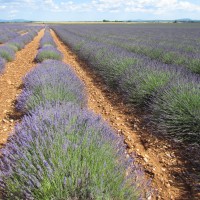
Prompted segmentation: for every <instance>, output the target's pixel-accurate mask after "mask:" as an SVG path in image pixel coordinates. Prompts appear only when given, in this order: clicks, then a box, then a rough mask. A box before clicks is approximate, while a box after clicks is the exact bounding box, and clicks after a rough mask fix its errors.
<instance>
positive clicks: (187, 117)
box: [152, 75, 200, 144]
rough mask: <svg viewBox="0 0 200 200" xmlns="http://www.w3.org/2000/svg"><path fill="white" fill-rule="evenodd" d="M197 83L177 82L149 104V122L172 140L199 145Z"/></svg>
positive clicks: (195, 79) (199, 94) (192, 80)
mask: <svg viewBox="0 0 200 200" xmlns="http://www.w3.org/2000/svg"><path fill="white" fill-rule="evenodd" d="M199 87H200V79H199V78H198V77H195V76H194V75H193V76H189V77H187V78H185V79H183V78H179V79H178V82H177V80H174V81H173V82H171V83H170V84H169V85H168V86H166V87H165V88H164V89H163V90H162V91H161V92H160V93H159V95H158V96H157V97H156V98H155V99H154V102H153V104H152V121H153V122H154V123H156V126H157V127H158V129H159V130H160V131H162V132H163V133H165V134H167V135H171V136H173V137H175V139H179V140H183V141H187V142H190V143H198V144H200V90H199Z"/></svg>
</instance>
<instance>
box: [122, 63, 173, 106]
mask: <svg viewBox="0 0 200 200" xmlns="http://www.w3.org/2000/svg"><path fill="white" fill-rule="evenodd" d="M174 76H175V73H174V72H173V71H172V70H171V71H170V70H168V69H167V68H165V67H164V66H163V67H162V68H161V67H156V66H155V67H151V66H148V64H147V65H146V66H143V65H142V66H141V65H139V64H138V66H137V67H135V68H129V69H128V70H126V71H125V73H124V75H123V76H121V77H120V81H119V89H120V90H121V91H122V93H124V94H125V96H126V97H125V98H126V99H127V100H128V102H131V103H133V105H134V106H137V107H138V108H140V109H141V108H144V107H146V106H147V105H149V104H150V102H151V100H152V98H153V97H154V96H156V94H157V92H158V91H159V89H160V88H162V87H163V86H165V85H166V84H168V83H169V81H170V80H171V79H172V78H173V77H174Z"/></svg>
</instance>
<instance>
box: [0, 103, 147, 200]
mask: <svg viewBox="0 0 200 200" xmlns="http://www.w3.org/2000/svg"><path fill="white" fill-rule="evenodd" d="M124 153H125V152H124V144H123V141H122V140H121V139H120V138H118V137H117V136H116V134H115V133H113V131H112V130H111V129H110V128H109V127H108V126H107V125H106V124H105V123H104V122H103V121H102V120H101V119H100V118H99V117H98V116H95V115H94V114H93V113H90V112H88V111H87V110H81V109H80V108H77V107H76V106H75V105H73V104H71V103H67V104H66V103H64V104H63V103H59V102H58V103H57V104H55V105H54V106H53V107H52V105H51V103H47V104H45V105H44V106H40V107H38V108H37V109H36V110H34V111H32V112H31V114H30V115H27V116H25V117H24V118H23V120H22V122H21V124H18V125H17V127H16V128H15V134H14V135H13V136H12V137H11V138H10V139H9V142H8V144H7V145H6V147H4V148H3V149H2V150H1V154H2V156H3V157H1V158H0V167H1V169H2V172H1V175H0V188H1V192H2V194H3V197H4V198H5V199H12V200H15V199H24V200H25V199H26V200H31V199H44V200H47V199H60V200H61V199H121V200H122V199H131V200H132V199H138V198H139V194H138V192H139V188H138V184H139V182H137V180H138V176H139V171H137V169H136V168H134V166H133V160H132V159H126V157H125V155H124ZM140 184H142V182H140ZM142 186H144V187H145V184H143V185H142Z"/></svg>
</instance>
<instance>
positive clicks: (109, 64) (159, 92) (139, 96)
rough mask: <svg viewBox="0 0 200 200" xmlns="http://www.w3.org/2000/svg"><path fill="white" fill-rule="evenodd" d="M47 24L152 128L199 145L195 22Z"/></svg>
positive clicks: (199, 61)
mask: <svg viewBox="0 0 200 200" xmlns="http://www.w3.org/2000/svg"><path fill="white" fill-rule="evenodd" d="M52 28H53V30H55V32H56V33H57V35H58V36H59V37H60V38H61V40H62V41H63V42H64V43H65V44H67V45H69V46H70V47H71V49H72V50H73V51H74V52H75V53H77V54H78V55H79V57H80V58H81V59H82V60H84V61H86V62H87V63H88V64H89V66H90V67H91V69H92V70H94V71H95V72H97V73H98V74H99V75H100V76H101V77H102V78H103V80H104V82H105V83H106V84H107V85H108V86H109V87H110V88H111V89H113V90H115V91H117V92H120V93H121V94H122V95H123V96H124V99H125V100H126V101H127V102H128V103H131V105H132V106H133V107H135V108H136V109H138V110H141V111H142V112H143V111H144V110H145V117H144V120H145V121H146V124H147V126H150V127H151V128H152V127H154V132H155V133H159V134H160V133H162V134H163V135H165V136H166V137H169V138H171V139H175V140H180V141H184V142H187V143H197V144H200V126H199V124H200V90H199V88H200V75H199V73H200V37H199V31H200V27H199V24H178V25H175V24H163V25H162V24H145V25H142V24H135V25H125V24H123V25H114V24H113V25H109V24H104V25H102V24H99V25H88V24H87V25H83V24H81V25H54V26H52Z"/></svg>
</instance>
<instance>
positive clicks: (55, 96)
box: [17, 60, 87, 111]
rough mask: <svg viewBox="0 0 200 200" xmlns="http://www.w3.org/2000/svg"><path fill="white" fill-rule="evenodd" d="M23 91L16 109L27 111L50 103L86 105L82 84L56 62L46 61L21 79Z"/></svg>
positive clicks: (62, 64)
mask: <svg viewBox="0 0 200 200" xmlns="http://www.w3.org/2000/svg"><path fill="white" fill-rule="evenodd" d="M23 83H24V90H23V91H22V93H21V95H20V97H19V98H18V103H17V108H18V109H19V110H21V111H29V110H31V109H33V108H35V107H36V106H37V105H39V104H45V103H46V102H47V101H51V102H52V104H54V103H55V102H57V101H65V102H66V101H67V102H68V101H73V102H75V103H77V104H79V105H86V102H87V100H86V99H87V98H86V95H85V91H84V87H83V83H82V82H81V81H80V80H79V79H78V78H77V76H76V75H75V72H74V71H73V70H72V69H71V68H70V66H68V65H66V64H64V63H62V62H60V61H56V60H47V61H44V62H43V63H42V64H39V65H38V66H37V67H36V68H34V69H33V70H32V71H30V72H29V73H28V74H27V75H26V76H25V78H24V79H23Z"/></svg>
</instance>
